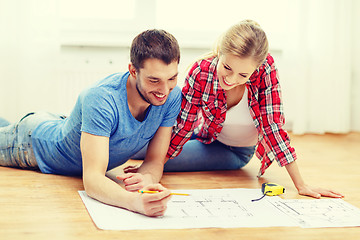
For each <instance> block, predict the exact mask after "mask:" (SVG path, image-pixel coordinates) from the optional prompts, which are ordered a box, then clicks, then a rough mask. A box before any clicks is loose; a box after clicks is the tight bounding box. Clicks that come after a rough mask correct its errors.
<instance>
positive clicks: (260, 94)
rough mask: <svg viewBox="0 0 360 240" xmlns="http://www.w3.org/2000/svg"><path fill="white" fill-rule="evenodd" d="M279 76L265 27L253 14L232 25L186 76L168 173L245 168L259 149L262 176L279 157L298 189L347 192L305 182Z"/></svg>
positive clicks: (315, 192)
mask: <svg viewBox="0 0 360 240" xmlns="http://www.w3.org/2000/svg"><path fill="white" fill-rule="evenodd" d="M278 80H279V78H278V73H277V69H276V67H275V64H274V59H273V57H272V56H271V55H270V54H269V53H268V41H267V38H266V34H265V33H264V31H263V30H262V29H261V28H260V26H259V25H258V24H257V23H255V22H254V21H251V20H245V21H242V22H240V23H239V24H236V25H234V26H232V27H231V28H230V29H229V30H228V31H227V32H226V33H225V34H224V35H223V36H222V38H221V40H220V41H219V43H218V46H217V47H216V49H215V50H214V52H213V53H212V54H210V55H209V56H207V57H205V58H203V59H200V60H199V61H197V62H196V63H194V65H193V66H192V67H191V69H190V71H189V73H188V75H187V77H186V80H185V86H184V87H183V89H182V93H183V100H182V106H181V112H180V114H179V116H178V119H177V124H176V126H175V127H174V129H173V134H172V140H171V144H170V148H169V151H168V154H167V157H168V158H170V159H171V160H169V161H168V162H167V163H166V164H165V171H201V170H230V169H239V168H241V167H243V166H245V165H246V164H247V163H248V162H249V160H250V159H251V158H252V156H253V154H254V152H255V150H256V156H257V157H258V158H259V159H260V160H261V167H260V171H259V177H260V176H261V175H263V174H264V172H265V170H266V169H267V168H268V167H269V166H270V164H271V163H272V162H273V161H274V160H276V161H277V162H278V164H279V165H280V166H285V168H286V170H287V172H288V173H289V175H290V177H291V179H292V180H293V182H294V184H295V186H296V188H297V190H298V192H299V194H301V195H308V196H311V197H314V198H320V197H321V196H328V197H343V195H341V194H340V193H338V192H335V191H332V190H328V189H322V188H316V187H311V186H308V185H306V184H305V182H304V181H303V179H302V177H301V175H300V172H299V169H298V167H297V165H296V162H295V160H296V154H295V149H294V148H293V147H291V146H290V139H289V135H288V133H287V132H286V131H285V130H284V129H283V125H284V122H285V120H284V115H283V106H282V101H281V91H280V85H279V81H278ZM180 152H181V154H180Z"/></svg>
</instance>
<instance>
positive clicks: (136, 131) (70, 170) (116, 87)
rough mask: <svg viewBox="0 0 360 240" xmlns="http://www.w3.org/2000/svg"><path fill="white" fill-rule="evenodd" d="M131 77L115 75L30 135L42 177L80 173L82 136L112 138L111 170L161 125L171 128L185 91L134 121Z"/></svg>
mask: <svg viewBox="0 0 360 240" xmlns="http://www.w3.org/2000/svg"><path fill="white" fill-rule="evenodd" d="M128 77H129V72H127V73H116V74H113V75H110V76H108V77H107V78H105V79H103V80H101V81H99V82H98V83H96V84H95V85H94V86H92V87H90V88H88V89H86V90H84V91H83V92H82V93H81V94H80V96H79V98H78V100H77V102H76V104H75V107H74V109H73V111H72V112H71V114H70V116H69V117H67V118H65V119H63V120H49V121H45V122H42V123H41V124H39V126H38V127H37V128H36V129H35V131H34V132H33V135H32V143H33V149H34V153H35V157H36V161H37V163H38V165H39V168H40V170H41V171H42V172H43V173H52V174H61V175H81V174H82V158H81V151H80V136H81V132H82V131H83V132H87V133H90V134H93V135H98V136H105V137H109V165H108V170H110V169H112V168H114V167H117V166H119V165H121V164H123V163H124V162H126V161H127V160H128V159H129V158H130V157H131V156H133V155H134V154H135V153H137V152H138V151H139V150H140V149H141V148H143V147H144V146H145V145H146V144H147V143H148V142H149V141H150V140H151V138H152V137H153V136H154V134H155V133H156V131H157V130H158V128H159V127H171V126H173V125H174V123H175V121H176V117H177V115H178V113H179V111H180V103H181V90H180V88H179V87H175V88H174V89H173V90H172V91H171V93H170V94H169V96H168V99H167V101H166V102H165V104H164V105H161V106H153V105H150V106H149V108H148V110H147V113H146V117H145V119H144V120H143V121H142V122H140V121H138V120H136V119H135V118H134V117H133V116H132V115H131V112H130V110H129V106H128V101H127V91H126V82H127V79H128Z"/></svg>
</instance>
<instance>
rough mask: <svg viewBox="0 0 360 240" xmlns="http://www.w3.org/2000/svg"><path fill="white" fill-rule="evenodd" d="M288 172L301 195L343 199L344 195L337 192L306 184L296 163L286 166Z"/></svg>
mask: <svg viewBox="0 0 360 240" xmlns="http://www.w3.org/2000/svg"><path fill="white" fill-rule="evenodd" d="M285 168H286V170H287V172H288V173H289V175H290V177H291V179H292V181H293V183H294V185H295V187H296V189H297V190H298V192H299V194H300V195H306V196H310V197H314V198H320V197H321V196H323V197H334V198H342V197H344V195H342V194H341V193H339V192H336V191H334V190H331V189H324V188H319V187H311V186H308V185H307V184H305V182H304V180H303V179H302V177H301V174H300V171H299V168H298V166H297V164H296V161H294V162H291V163H290V164H288V165H286V166H285Z"/></svg>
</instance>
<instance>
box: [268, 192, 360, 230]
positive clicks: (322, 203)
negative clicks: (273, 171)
mask: <svg viewBox="0 0 360 240" xmlns="http://www.w3.org/2000/svg"><path fill="white" fill-rule="evenodd" d="M268 201H269V202H271V203H272V204H273V205H274V207H276V208H277V209H279V210H280V211H282V212H284V213H285V214H286V215H288V216H290V217H291V218H293V220H295V221H296V222H298V225H300V226H301V227H304V228H318V227H355V226H360V210H359V209H358V208H356V207H354V206H352V205H351V204H349V203H347V202H345V201H344V200H342V199H286V200H283V199H281V200H279V199H276V198H269V199H268Z"/></svg>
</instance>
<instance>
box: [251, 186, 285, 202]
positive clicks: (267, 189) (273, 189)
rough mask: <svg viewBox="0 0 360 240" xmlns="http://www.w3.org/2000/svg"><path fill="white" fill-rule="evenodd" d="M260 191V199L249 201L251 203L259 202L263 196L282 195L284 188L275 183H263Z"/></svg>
mask: <svg viewBox="0 0 360 240" xmlns="http://www.w3.org/2000/svg"><path fill="white" fill-rule="evenodd" d="M261 191H262V193H263V194H264V195H263V196H262V197H261V198H258V199H253V200H251V201H252V202H254V201H259V200H261V199H263V198H264V197H265V196H277V195H280V194H283V193H284V192H285V188H284V187H283V186H281V185H279V184H276V183H263V184H262V187H261Z"/></svg>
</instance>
